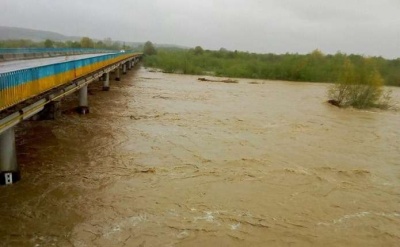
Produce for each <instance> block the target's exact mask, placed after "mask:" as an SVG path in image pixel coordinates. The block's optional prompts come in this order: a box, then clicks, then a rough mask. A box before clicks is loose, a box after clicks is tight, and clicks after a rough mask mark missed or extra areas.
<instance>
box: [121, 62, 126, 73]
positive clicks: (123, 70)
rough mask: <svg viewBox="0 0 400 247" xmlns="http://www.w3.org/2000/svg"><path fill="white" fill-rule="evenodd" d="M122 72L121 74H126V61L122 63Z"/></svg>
mask: <svg viewBox="0 0 400 247" xmlns="http://www.w3.org/2000/svg"><path fill="white" fill-rule="evenodd" d="M122 74H123V75H125V74H126V63H124V65H122Z"/></svg>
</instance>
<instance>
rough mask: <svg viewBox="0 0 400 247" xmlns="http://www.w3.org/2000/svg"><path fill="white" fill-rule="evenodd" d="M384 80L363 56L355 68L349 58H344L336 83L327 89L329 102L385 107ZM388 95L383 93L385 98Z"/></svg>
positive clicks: (341, 104) (344, 105) (343, 104)
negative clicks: (358, 66) (357, 67)
mask: <svg viewBox="0 0 400 247" xmlns="http://www.w3.org/2000/svg"><path fill="white" fill-rule="evenodd" d="M383 86H384V80H383V78H382V76H381V74H380V73H379V71H378V69H377V68H376V66H375V65H374V64H373V62H372V61H371V60H370V59H368V58H364V59H363V60H362V64H361V68H359V69H358V70H356V68H355V66H354V64H353V63H352V62H351V61H350V59H348V58H347V59H345V61H344V63H343V67H342V69H341V72H340V75H339V77H338V80H337V82H336V84H335V85H334V86H333V87H331V88H330V89H329V91H328V95H329V97H330V100H329V102H330V103H332V104H334V105H337V106H343V107H346V106H353V107H355V108H360V109H362V108H370V107H386V106H387V104H388V102H383V101H382V100H383V99H382V96H383ZM387 97H388V95H385V98H387Z"/></svg>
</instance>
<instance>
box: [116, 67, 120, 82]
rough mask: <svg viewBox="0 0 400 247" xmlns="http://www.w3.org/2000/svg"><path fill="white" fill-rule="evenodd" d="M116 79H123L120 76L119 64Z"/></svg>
mask: <svg viewBox="0 0 400 247" xmlns="http://www.w3.org/2000/svg"><path fill="white" fill-rule="evenodd" d="M115 80H116V81H119V80H121V78H120V68H119V66H118V68H117V75H116V76H115Z"/></svg>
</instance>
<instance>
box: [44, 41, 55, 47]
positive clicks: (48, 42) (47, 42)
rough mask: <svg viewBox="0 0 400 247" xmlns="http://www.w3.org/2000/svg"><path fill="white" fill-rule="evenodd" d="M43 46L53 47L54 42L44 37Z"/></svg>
mask: <svg viewBox="0 0 400 247" xmlns="http://www.w3.org/2000/svg"><path fill="white" fill-rule="evenodd" d="M44 47H46V48H53V47H54V42H53V41H52V40H50V39H46V40H45V41H44Z"/></svg>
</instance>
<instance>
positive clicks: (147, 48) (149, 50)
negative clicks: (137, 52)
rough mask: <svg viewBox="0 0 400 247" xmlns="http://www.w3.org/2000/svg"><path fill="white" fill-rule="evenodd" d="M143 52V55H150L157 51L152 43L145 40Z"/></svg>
mask: <svg viewBox="0 0 400 247" xmlns="http://www.w3.org/2000/svg"><path fill="white" fill-rule="evenodd" d="M143 53H144V55H149V56H150V55H155V54H157V51H156V48H154V45H153V43H151V42H150V41H147V42H146V43H145V44H144V47H143Z"/></svg>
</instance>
